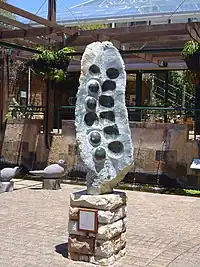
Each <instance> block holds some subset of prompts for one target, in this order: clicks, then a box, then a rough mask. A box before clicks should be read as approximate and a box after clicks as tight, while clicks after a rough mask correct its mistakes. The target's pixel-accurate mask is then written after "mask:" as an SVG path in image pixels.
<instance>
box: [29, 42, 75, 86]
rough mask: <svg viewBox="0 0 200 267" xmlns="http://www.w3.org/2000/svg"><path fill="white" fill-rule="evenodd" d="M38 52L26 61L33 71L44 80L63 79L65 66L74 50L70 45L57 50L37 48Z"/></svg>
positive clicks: (57, 80) (65, 72)
mask: <svg viewBox="0 0 200 267" xmlns="http://www.w3.org/2000/svg"><path fill="white" fill-rule="evenodd" d="M39 51H40V53H38V54H36V55H34V56H33V58H32V59H31V60H29V61H28V62H27V65H28V66H30V67H31V69H32V70H33V72H34V73H35V74H36V75H38V76H40V77H41V78H42V79H44V80H52V81H56V82H59V81H64V80H66V79H67V68H68V66H69V63H70V60H71V59H72V58H73V56H70V55H69V53H71V52H75V50H74V49H73V48H71V47H65V48H63V49H60V50H58V51H53V50H48V49H42V48H39Z"/></svg>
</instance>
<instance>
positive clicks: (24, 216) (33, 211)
mask: <svg viewBox="0 0 200 267" xmlns="http://www.w3.org/2000/svg"><path fill="white" fill-rule="evenodd" d="M14 182H15V185H17V189H18V190H14V191H13V192H9V193H2V194H0V218H1V224H0V232H1V239H0V248H1V249H0V267H19V266H20V267H21V266H24V267H27V266H28V267H29V266H30V267H31V266H37V267H51V266H56V267H68V266H69V267H83V266H84V267H89V266H93V267H94V265H93V264H92V263H89V262H80V261H76V262H75V261H71V260H69V259H68V258H67V239H68V232H67V229H68V228H67V226H68V219H69V195H70V193H72V192H75V191H77V190H81V187H79V186H76V185H75V186H72V185H62V189H61V190H56V191H53V190H52V191H51V190H48V191H46V190H41V188H42V183H41V182H38V181H36V182H34V181H26V180H17V179H16V180H14ZM15 188H16V187H15ZM20 188H22V189H20ZM126 194H127V196H128V201H127V205H128V213H127V234H126V235H127V252H126V255H125V256H124V257H123V258H121V259H119V260H118V261H117V262H115V263H114V264H113V265H112V266H113V267H122V266H123V267H134V266H135V267H139V266H140V267H141V266H147V267H166V266H168V267H179V266H180V267H199V266H200V253H199V250H200V234H199V233H200V224H199V217H200V199H199V198H190V197H185V196H172V195H164V194H162V195H159V194H152V193H151V194H149V193H143V192H133V191H129V192H126ZM116 239H117V237H116ZM124 253H125V252H124ZM116 255H117V254H116ZM175 257H176V259H175ZM34 262H35V263H34ZM108 266H109V265H108Z"/></svg>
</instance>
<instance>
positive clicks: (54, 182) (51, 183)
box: [42, 179, 61, 190]
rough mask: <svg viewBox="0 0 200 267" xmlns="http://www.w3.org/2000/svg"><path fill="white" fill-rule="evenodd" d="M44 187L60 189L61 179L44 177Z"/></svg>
mask: <svg viewBox="0 0 200 267" xmlns="http://www.w3.org/2000/svg"><path fill="white" fill-rule="evenodd" d="M42 189H46V190H58V189H61V187H60V179H43V183H42Z"/></svg>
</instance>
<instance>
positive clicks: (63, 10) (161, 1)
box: [41, 0, 200, 22]
mask: <svg viewBox="0 0 200 267" xmlns="http://www.w3.org/2000/svg"><path fill="white" fill-rule="evenodd" d="M199 1H200V0H186V1H185V2H184V3H182V2H183V1H182V0H90V1H87V2H84V3H82V4H79V5H76V6H73V7H71V8H68V7H67V4H65V3H67V2H66V1H65V0H61V1H58V3H57V20H58V21H63V22H64V21H66V22H70V21H71V22H73V21H79V22H81V21H87V20H88V21H89V20H95V19H97V20H98V19H103V18H105V19H109V18H111V19H112V18H120V17H129V18H130V17H131V16H133V17H134V18H137V17H139V16H145V15H147V16H149V15H154V14H165V13H166V14H170V13H173V12H174V11H175V10H176V9H177V10H176V13H184V12H194V11H195V12H199V13H200V3H199ZM181 3H182V4H181ZM41 15H42V14H41Z"/></svg>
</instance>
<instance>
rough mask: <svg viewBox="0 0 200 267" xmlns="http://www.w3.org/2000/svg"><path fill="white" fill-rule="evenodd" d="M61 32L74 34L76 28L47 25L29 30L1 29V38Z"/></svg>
mask: <svg viewBox="0 0 200 267" xmlns="http://www.w3.org/2000/svg"><path fill="white" fill-rule="evenodd" d="M0 3H1V2H0ZM60 32H64V33H66V34H69V35H71V34H74V32H75V29H69V28H66V27H54V28H52V29H51V28H47V27H38V28H36V27H35V28H31V29H28V30H3V31H0V39H9V38H26V37H36V36H46V35H50V34H52V33H60Z"/></svg>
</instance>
